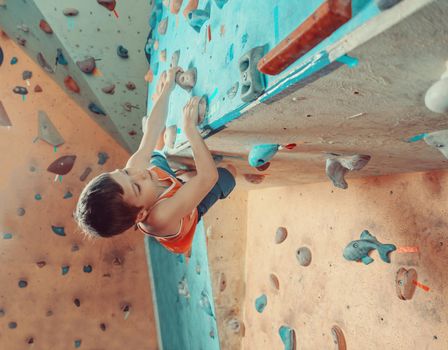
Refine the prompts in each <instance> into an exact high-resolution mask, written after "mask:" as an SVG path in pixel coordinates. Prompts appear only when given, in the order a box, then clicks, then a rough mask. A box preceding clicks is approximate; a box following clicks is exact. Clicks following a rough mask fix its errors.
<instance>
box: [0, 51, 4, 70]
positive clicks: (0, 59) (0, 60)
mask: <svg viewBox="0 0 448 350" xmlns="http://www.w3.org/2000/svg"><path fill="white" fill-rule="evenodd" d="M2 63H3V50H2V48H1V47H0V66H1V65H2Z"/></svg>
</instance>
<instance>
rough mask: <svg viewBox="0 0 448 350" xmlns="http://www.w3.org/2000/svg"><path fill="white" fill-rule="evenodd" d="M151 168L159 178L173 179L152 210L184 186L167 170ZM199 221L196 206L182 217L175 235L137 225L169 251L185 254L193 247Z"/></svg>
mask: <svg viewBox="0 0 448 350" xmlns="http://www.w3.org/2000/svg"><path fill="white" fill-rule="evenodd" d="M149 169H150V170H152V171H153V172H155V173H156V174H157V177H158V178H159V180H161V181H163V180H169V181H171V185H170V187H169V188H167V189H166V190H165V192H163V193H162V195H161V196H160V197H159V198H158V199H157V201H156V202H155V203H154V205H153V206H152V207H151V209H150V211H151V210H152V209H153V208H154V207H155V206H156V205H157V204H159V203H160V202H162V201H163V200H165V199H167V198H170V197H172V196H174V194H175V193H176V192H177V190H178V189H179V188H180V187H181V186H182V183H181V182H180V181H179V180H178V179H176V178H175V177H173V176H171V175H170V174H169V173H167V172H166V171H164V170H162V169H160V168H158V167H156V166H152V167H150V168H149ZM197 223H198V210H197V209H196V208H194V210H193V211H192V212H191V213H190V214H188V215H186V216H184V217H183V218H182V219H181V222H180V227H179V230H178V231H177V233H175V234H173V235H169V236H164V237H160V236H156V235H155V234H153V233H151V232H149V231H147V230H146V229H145V228H144V227H142V226H141V224H140V223H138V224H137V226H138V228H139V229H140V231H142V232H143V233H144V234H147V235H149V236H151V237H153V238H155V239H156V240H157V241H158V242H159V243H160V244H161V245H163V246H164V247H165V248H166V249H168V250H169V251H171V252H173V253H176V254H183V253H186V252H188V251H189V250H190V248H191V245H192V243H193V237H194V232H195V230H196V225H197Z"/></svg>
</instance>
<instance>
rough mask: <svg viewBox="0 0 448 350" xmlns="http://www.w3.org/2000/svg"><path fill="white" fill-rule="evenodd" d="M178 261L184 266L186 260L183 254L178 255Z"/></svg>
mask: <svg viewBox="0 0 448 350" xmlns="http://www.w3.org/2000/svg"><path fill="white" fill-rule="evenodd" d="M176 259H177V261H178V262H180V263H181V264H183V263H184V262H185V258H184V255H183V254H178V255H177V256H176Z"/></svg>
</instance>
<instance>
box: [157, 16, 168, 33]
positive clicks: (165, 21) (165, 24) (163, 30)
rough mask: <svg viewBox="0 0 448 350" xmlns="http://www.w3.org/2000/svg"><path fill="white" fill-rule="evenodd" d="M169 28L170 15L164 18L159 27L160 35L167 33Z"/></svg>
mask: <svg viewBox="0 0 448 350" xmlns="http://www.w3.org/2000/svg"><path fill="white" fill-rule="evenodd" d="M167 28H168V17H166V18H164V19H162V20H161V21H160V23H159V25H158V27H157V31H158V32H159V34H160V35H165V34H166V29H167Z"/></svg>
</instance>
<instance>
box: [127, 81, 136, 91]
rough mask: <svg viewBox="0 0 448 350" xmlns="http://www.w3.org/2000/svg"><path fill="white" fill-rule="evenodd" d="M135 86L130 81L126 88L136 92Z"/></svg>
mask: <svg viewBox="0 0 448 350" xmlns="http://www.w3.org/2000/svg"><path fill="white" fill-rule="evenodd" d="M135 87H136V86H135V84H134V83H133V82H132V81H128V82H127V83H126V88H127V89H128V90H130V91H132V90H135Z"/></svg>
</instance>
